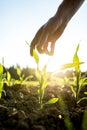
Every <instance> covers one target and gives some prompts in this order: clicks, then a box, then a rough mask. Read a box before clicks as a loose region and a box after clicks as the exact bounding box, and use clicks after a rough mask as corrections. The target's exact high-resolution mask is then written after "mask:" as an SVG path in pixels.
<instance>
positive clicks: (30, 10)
mask: <svg viewBox="0 0 87 130" xmlns="http://www.w3.org/2000/svg"><path fill="white" fill-rule="evenodd" d="M61 2H62V0H43V1H41V0H0V62H2V57H4V65H5V66H6V67H10V66H12V65H16V64H18V65H20V66H21V67H26V66H28V67H35V61H34V59H33V58H32V57H31V56H30V55H29V48H28V46H27V45H26V43H25V41H28V42H29V43H30V42H31V41H32V39H33V37H34V35H35V34H36V32H37V30H38V29H39V28H40V27H41V26H42V25H43V24H44V23H45V22H47V21H48V19H49V18H50V17H52V16H53V15H54V14H55V13H56V10H57V8H58V6H59V4H60V3H61ZM86 13H87V0H85V2H84V3H83V5H82V6H81V8H80V9H79V10H78V12H77V13H76V14H75V15H74V17H73V18H72V19H71V21H70V22H69V24H68V26H67V28H66V29H65V31H64V33H63V35H62V36H61V37H60V39H59V40H58V41H57V43H56V48H55V53H54V56H53V57H50V56H46V55H40V64H41V65H42V66H44V64H45V63H47V62H48V70H51V71H54V70H56V69H57V68H58V67H59V66H60V65H61V64H62V63H67V62H71V61H72V57H73V53H74V52H75V48H76V46H77V44H78V43H80V50H79V57H80V59H81V60H82V61H83V62H85V64H84V65H83V67H82V69H83V70H84V68H85V70H87V14H86Z"/></svg>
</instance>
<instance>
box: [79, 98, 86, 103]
mask: <svg viewBox="0 0 87 130" xmlns="http://www.w3.org/2000/svg"><path fill="white" fill-rule="evenodd" d="M83 100H87V97H82V98H81V99H79V100H78V101H77V104H79V103H80V102H81V101H83Z"/></svg>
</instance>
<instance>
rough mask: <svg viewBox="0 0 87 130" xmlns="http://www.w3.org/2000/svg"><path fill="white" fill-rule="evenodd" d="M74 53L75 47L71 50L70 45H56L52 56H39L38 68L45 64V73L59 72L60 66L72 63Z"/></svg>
mask: <svg viewBox="0 0 87 130" xmlns="http://www.w3.org/2000/svg"><path fill="white" fill-rule="evenodd" d="M74 51H75V46H73V48H72V47H71V45H70V44H67V46H66V44H63V43H62V44H60V43H59V44H56V47H55V52H54V55H53V56H47V55H45V54H44V55H40V68H42V67H43V66H44V65H45V64H47V71H51V72H55V71H60V70H59V69H60V67H61V65H62V64H65V63H68V62H72V57H73V53H74Z"/></svg>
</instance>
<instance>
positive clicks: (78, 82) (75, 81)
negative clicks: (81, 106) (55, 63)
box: [61, 44, 87, 104]
mask: <svg viewBox="0 0 87 130" xmlns="http://www.w3.org/2000/svg"><path fill="white" fill-rule="evenodd" d="M78 50H79V44H78V46H77V47H76V51H75V53H74V56H73V62H72V63H67V64H64V65H62V67H61V69H69V68H74V70H75V72H76V75H75V76H74V77H70V78H66V77H65V78H64V82H65V84H66V85H68V86H69V87H70V88H71V91H72V92H73V94H74V97H75V98H76V102H77V104H78V103H79V102H80V101H82V100H84V99H87V97H82V98H80V99H79V98H78V96H79V93H80V91H81V89H82V87H83V86H85V85H87V77H84V76H81V68H80V65H81V64H83V62H81V61H80V59H79V56H78Z"/></svg>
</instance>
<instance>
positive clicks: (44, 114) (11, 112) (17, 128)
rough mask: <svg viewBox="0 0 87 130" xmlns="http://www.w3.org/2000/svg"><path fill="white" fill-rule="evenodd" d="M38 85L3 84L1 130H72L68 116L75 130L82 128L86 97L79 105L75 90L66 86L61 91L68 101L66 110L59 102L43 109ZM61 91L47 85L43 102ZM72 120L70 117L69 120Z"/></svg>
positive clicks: (0, 112)
mask: <svg viewBox="0 0 87 130" xmlns="http://www.w3.org/2000/svg"><path fill="white" fill-rule="evenodd" d="M37 89H38V88H37V87H26V86H24V85H15V86H13V87H7V86H6V85H5V86H4V90H5V92H6V94H5V93H4V92H3V95H2V98H1V99H0V130H71V128H69V129H67V126H66V123H65V119H69V120H70V122H71V123H72V125H73V128H72V130H83V128H82V121H83V115H84V111H85V109H86V107H87V100H84V101H83V102H81V103H80V104H79V105H76V100H75V98H74V97H73V95H72V93H71V92H70V91H69V90H67V89H66V88H65V89H64V91H62V92H61V95H62V97H63V99H64V102H65V104H66V109H65V110H62V109H61V107H60V105H59V102H56V103H55V104H49V105H46V106H44V107H43V109H40V104H39V102H38V92H37ZM84 89H86V87H85V88H84ZM84 89H83V90H82V91H81V93H80V96H81V95H82V94H83V91H84ZM58 93H60V90H59V87H58V86H54V87H52V86H48V87H47V88H46V90H45V95H44V99H43V102H45V101H48V100H49V99H50V98H52V97H57V96H58ZM66 117H68V118H66ZM70 122H68V120H67V124H68V123H70ZM85 130H86V129H85Z"/></svg>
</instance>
